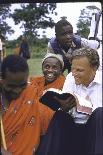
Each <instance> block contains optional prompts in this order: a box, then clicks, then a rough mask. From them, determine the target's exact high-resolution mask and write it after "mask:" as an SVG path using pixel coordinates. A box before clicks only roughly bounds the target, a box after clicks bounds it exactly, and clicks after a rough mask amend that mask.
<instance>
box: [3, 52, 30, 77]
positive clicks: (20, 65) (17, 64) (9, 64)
mask: <svg viewBox="0 0 103 155" xmlns="http://www.w3.org/2000/svg"><path fill="white" fill-rule="evenodd" d="M7 70H8V71H10V72H12V73H17V72H29V67H28V64H27V61H26V59H25V58H23V57H21V56H19V55H8V56H7V57H5V58H4V60H3V62H2V64H1V76H2V78H3V79H5V77H6V72H7Z"/></svg>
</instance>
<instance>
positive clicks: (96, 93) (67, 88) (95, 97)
mask: <svg viewBox="0 0 103 155" xmlns="http://www.w3.org/2000/svg"><path fill="white" fill-rule="evenodd" d="M63 92H68V93H69V92H70V93H74V94H78V95H79V96H82V97H83V98H86V97H87V96H89V99H90V101H91V103H92V106H93V111H94V110H95V109H96V108H98V107H102V72H101V71H97V72H96V75H95V78H94V80H93V81H92V82H91V83H90V84H89V86H88V87H85V86H84V85H82V84H80V85H76V84H75V79H74V77H73V76H72V73H70V74H68V75H67V77H66V80H65V82H64V86H63ZM74 115H75V118H74V119H75V122H77V123H85V122H86V121H87V119H88V117H87V116H86V115H85V116H84V115H81V114H79V115H76V114H74Z"/></svg>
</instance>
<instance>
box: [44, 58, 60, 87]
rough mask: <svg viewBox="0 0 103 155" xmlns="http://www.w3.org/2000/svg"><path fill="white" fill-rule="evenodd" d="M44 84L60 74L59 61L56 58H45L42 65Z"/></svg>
mask: <svg viewBox="0 0 103 155" xmlns="http://www.w3.org/2000/svg"><path fill="white" fill-rule="evenodd" d="M42 70H43V74H44V77H45V82H46V84H48V83H51V82H53V81H55V80H56V79H57V78H58V76H59V75H60V74H61V70H62V69H61V63H60V62H59V60H57V59H56V58H47V59H45V61H44V63H43V65H42Z"/></svg>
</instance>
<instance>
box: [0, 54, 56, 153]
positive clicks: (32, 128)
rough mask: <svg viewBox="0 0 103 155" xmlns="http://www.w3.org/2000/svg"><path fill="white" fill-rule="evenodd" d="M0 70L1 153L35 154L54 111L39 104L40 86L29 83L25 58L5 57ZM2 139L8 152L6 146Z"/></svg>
mask: <svg viewBox="0 0 103 155" xmlns="http://www.w3.org/2000/svg"><path fill="white" fill-rule="evenodd" d="M1 72H2V81H1V85H2V86H1V101H0V103H1V107H2V118H1V119H2V121H3V128H4V133H5V138H4V137H3V138H2V149H1V151H2V154H5V152H6V153H9V154H10V153H12V154H13V155H32V154H33V151H34V152H35V150H36V149H37V147H38V145H39V141H40V135H42V134H43V133H45V132H46V129H47V127H48V123H49V122H50V120H51V118H52V116H53V114H54V112H53V111H52V110H51V109H49V108H48V107H46V106H44V105H42V104H38V95H37V89H36V88H35V87H34V86H33V85H28V84H27V80H28V74H29V69H28V65H27V62H26V60H25V59H24V58H22V57H20V56H17V55H9V56H7V57H6V58H5V59H4V60H3V63H2V66H1ZM2 134H3V133H1V135H2ZM3 139H4V141H6V147H7V151H6V150H5V149H6V148H5V149H4V148H3V147H4V141H3Z"/></svg>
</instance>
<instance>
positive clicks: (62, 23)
mask: <svg viewBox="0 0 103 155" xmlns="http://www.w3.org/2000/svg"><path fill="white" fill-rule="evenodd" d="M67 25H69V26H71V27H72V28H73V26H72V25H71V24H70V23H69V22H68V21H67V20H66V19H61V20H59V21H58V22H57V23H56V24H55V33H56V34H58V33H59V32H60V31H61V28H62V27H63V26H67Z"/></svg>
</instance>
